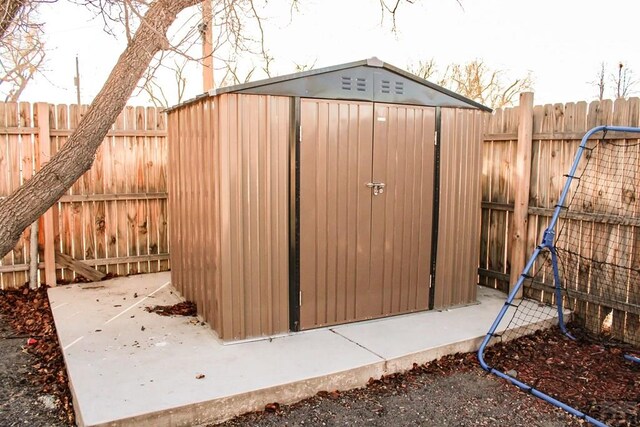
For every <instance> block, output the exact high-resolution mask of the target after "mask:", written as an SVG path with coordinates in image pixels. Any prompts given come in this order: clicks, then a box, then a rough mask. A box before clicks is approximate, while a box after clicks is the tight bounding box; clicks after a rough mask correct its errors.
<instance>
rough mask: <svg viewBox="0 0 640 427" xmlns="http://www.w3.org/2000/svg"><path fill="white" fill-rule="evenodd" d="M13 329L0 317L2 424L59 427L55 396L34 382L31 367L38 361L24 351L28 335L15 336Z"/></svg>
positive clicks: (0, 407)
mask: <svg viewBox="0 0 640 427" xmlns="http://www.w3.org/2000/svg"><path fill="white" fill-rule="evenodd" d="M13 335H14V333H13V330H12V329H10V328H9V326H8V325H7V324H6V322H5V321H4V320H2V319H0V389H1V390H2V393H1V395H2V399H0V424H2V425H3V426H30V427H39V426H43V427H44V426H47V427H57V426H64V425H66V424H65V423H64V422H63V421H62V420H60V415H59V412H58V410H57V408H58V402H57V398H56V397H55V396H52V395H50V394H46V393H43V392H42V391H41V390H40V387H39V386H38V385H36V384H35V381H34V380H35V378H34V372H33V369H32V368H31V366H33V365H34V364H35V363H36V362H35V359H34V357H33V356H31V355H30V354H29V353H27V352H26V351H25V350H24V347H25V345H26V341H27V338H25V337H19V338H12V336H13Z"/></svg>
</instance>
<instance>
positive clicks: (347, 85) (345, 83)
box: [342, 76, 351, 90]
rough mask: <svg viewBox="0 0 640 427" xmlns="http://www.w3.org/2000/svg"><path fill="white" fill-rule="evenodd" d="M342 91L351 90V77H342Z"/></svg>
mask: <svg viewBox="0 0 640 427" xmlns="http://www.w3.org/2000/svg"><path fill="white" fill-rule="evenodd" d="M342 90H351V77H349V76H342Z"/></svg>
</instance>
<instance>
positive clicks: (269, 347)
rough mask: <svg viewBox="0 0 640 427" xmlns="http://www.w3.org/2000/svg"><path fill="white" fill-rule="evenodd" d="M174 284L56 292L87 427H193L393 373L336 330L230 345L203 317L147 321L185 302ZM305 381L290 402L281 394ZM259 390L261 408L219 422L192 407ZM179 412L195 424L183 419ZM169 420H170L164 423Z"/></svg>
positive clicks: (256, 402)
mask: <svg viewBox="0 0 640 427" xmlns="http://www.w3.org/2000/svg"><path fill="white" fill-rule="evenodd" d="M168 281H169V275H168V274H149V275H139V276H132V277H128V278H117V279H114V280H110V281H106V282H100V283H99V284H96V283H92V284H90V285H87V284H83V285H71V286H66V287H60V288H54V289H50V290H49V299H50V301H51V306H52V309H53V314H54V317H55V320H56V326H57V329H58V335H59V339H60V345H61V346H62V348H63V349H64V357H65V362H66V364H67V371H68V373H69V380H70V383H71V387H72V390H73V394H74V397H75V404H76V413H77V415H78V421H79V424H80V425H87V426H96V425H106V424H109V425H112V423H116V424H115V425H119V424H121V423H122V424H123V425H124V424H133V423H135V424H136V425H140V424H141V423H143V422H144V421H148V423H147V425H154V426H160V425H193V424H194V423H198V422H206V421H208V420H219V419H223V418H228V417H231V416H233V415H236V414H237V413H238V411H239V410H240V411H243V412H246V411H249V410H256V409H260V408H262V407H264V405H265V404H266V403H268V402H273V401H282V402H291V401H294V400H297V399H300V398H303V397H306V396H309V395H313V394H315V393H316V392H317V391H320V390H324V389H332V388H340V387H349V388H350V387H355V386H357V385H360V384H362V383H363V381H364V382H366V381H367V380H368V379H369V378H370V377H372V376H373V377H379V376H380V375H382V374H383V361H382V360H381V359H380V358H379V357H377V356H375V355H374V354H372V353H371V352H369V351H367V350H365V349H363V348H361V347H358V346H355V345H353V343H351V342H349V341H348V340H345V339H344V338H342V337H341V336H339V335H337V334H335V333H333V332H332V331H330V330H328V329H323V330H318V331H314V332H313V333H300V334H293V335H288V336H285V337H282V338H276V339H273V340H271V341H270V340H259V341H252V342H246V343H242V344H236V345H223V344H221V343H220V342H219V341H218V339H217V338H216V336H215V335H214V333H213V332H212V331H211V330H210V329H209V327H208V326H207V325H201V324H200V323H199V322H193V321H190V320H191V319H193V318H185V317H163V316H159V315H157V314H153V313H148V312H146V311H145V310H144V308H145V307H147V306H153V305H167V304H174V303H175V302H178V301H179V300H180V299H179V298H178V297H177V295H176V293H175V291H174V290H173V289H172V288H171V286H170V285H168ZM136 294H137V297H135V296H134V295H136ZM363 367H365V368H366V369H360V371H357V372H356V375H355V376H354V375H351V374H350V375H348V376H346V377H344V376H343V375H342V373H344V372H345V371H351V370H354V369H356V370H357V369H358V368H363ZM201 374H203V375H204V378H202V379H197V378H196V376H198V375H201ZM330 375H333V376H334V377H332V380H331V382H332V383H336V385H335V386H333V387H331V386H332V384H329V383H328V382H327V381H326V378H325V377H327V376H330ZM354 378H355V379H356V380H357V381H355V382H354ZM312 379H313V380H315V381H311V382H309V381H308V380H312ZM295 382H298V383H301V384H299V385H298V387H297V389H296V388H295V387H292V388H291V390H289V392H288V393H283V392H282V391H281V390H279V389H278V387H279V386H283V385H288V384H292V383H295ZM258 390H262V391H265V392H263V393H262V394H261V395H260V394H259V395H256V396H258V397H261V399H260V398H256V396H243V399H244V400H245V401H244V402H238V403H236V404H235V405H231V408H232V409H231V411H229V410H228V409H225V408H224V406H229V404H228V403H227V404H226V405H221V404H220V403H221V402H218V403H219V404H218V405H216V406H217V407H218V411H219V410H221V409H225V410H224V411H222V412H221V413H217V414H211V415H210V416H206V413H203V412H202V408H200V409H199V410H198V411H194V409H193V408H190V406H192V405H194V404H199V403H202V402H208V401H215V400H219V399H228V398H230V397H235V396H242V395H243V394H246V393H250V392H255V391H258ZM265 399H266V401H265ZM179 408H182V409H183V410H184V412H186V413H187V414H188V416H187V417H184V416H180V415H176V413H175V412H176V410H177V409H179ZM165 411H169V412H167V415H170V416H169V417H166V419H165V418H163V417H161V416H159V415H158V413H159V412H165ZM178 412H179V411H178ZM194 417H195V418H194Z"/></svg>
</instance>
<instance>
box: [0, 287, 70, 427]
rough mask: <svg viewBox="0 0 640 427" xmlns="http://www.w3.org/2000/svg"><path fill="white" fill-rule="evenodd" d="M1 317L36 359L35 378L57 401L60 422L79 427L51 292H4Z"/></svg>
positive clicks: (44, 288)
mask: <svg viewBox="0 0 640 427" xmlns="http://www.w3.org/2000/svg"><path fill="white" fill-rule="evenodd" d="M0 313H2V315H3V317H4V319H5V320H6V322H7V323H8V324H9V325H10V326H11V327H12V329H13V331H14V335H13V336H14V337H16V338H23V339H24V341H25V343H26V345H25V349H26V351H27V352H29V353H30V354H31V355H32V356H33V360H34V364H33V366H32V370H33V373H34V375H33V376H32V378H33V381H34V382H35V384H36V386H37V387H38V388H39V389H40V390H41V392H42V393H44V394H50V395H54V396H55V397H56V398H57V402H58V403H57V412H58V416H59V418H61V419H63V420H65V422H67V423H69V424H71V425H75V414H74V412H73V402H72V399H71V392H70V390H69V384H68V377H67V371H66V368H65V364H64V359H63V357H62V352H61V350H60V345H59V344H58V337H57V335H56V328H55V324H54V322H53V315H52V313H51V308H50V306H49V299H48V297H47V288H46V287H44V286H43V287H41V288H39V289H38V290H31V289H29V287H28V286H27V285H25V286H23V287H21V288H19V289H17V290H12V291H3V292H0Z"/></svg>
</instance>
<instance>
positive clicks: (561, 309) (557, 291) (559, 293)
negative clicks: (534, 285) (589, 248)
mask: <svg viewBox="0 0 640 427" xmlns="http://www.w3.org/2000/svg"><path fill="white" fill-rule="evenodd" d="M550 234H555V233H550ZM549 251H550V252H551V266H552V267H553V281H554V282H555V285H554V287H555V295H556V307H557V308H558V325H559V326H560V330H561V331H562V333H563V334H565V335H566V336H567V337H569V338H571V339H572V340H575V338H574V337H573V335H571V334H570V333H569V331H568V330H567V325H565V324H564V306H563V304H562V286H561V285H560V272H559V271H558V254H557V253H556V247H555V246H553V245H551V246H549Z"/></svg>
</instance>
